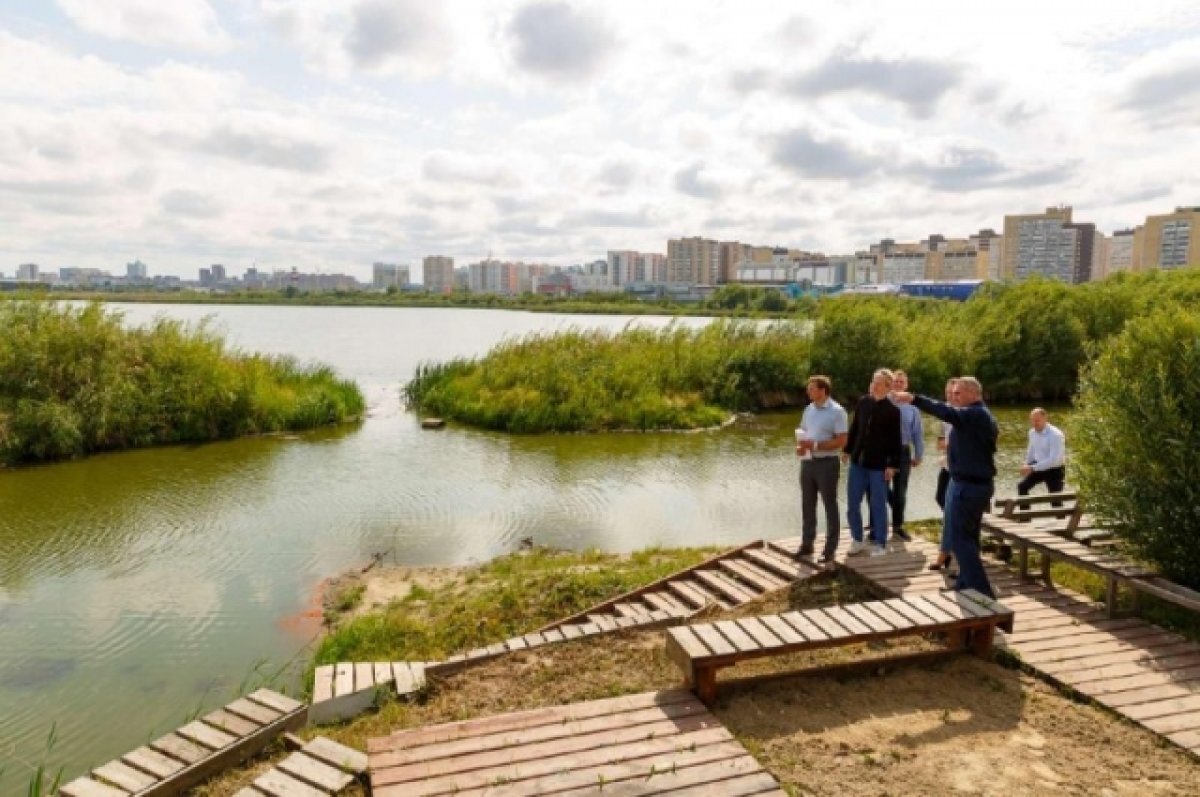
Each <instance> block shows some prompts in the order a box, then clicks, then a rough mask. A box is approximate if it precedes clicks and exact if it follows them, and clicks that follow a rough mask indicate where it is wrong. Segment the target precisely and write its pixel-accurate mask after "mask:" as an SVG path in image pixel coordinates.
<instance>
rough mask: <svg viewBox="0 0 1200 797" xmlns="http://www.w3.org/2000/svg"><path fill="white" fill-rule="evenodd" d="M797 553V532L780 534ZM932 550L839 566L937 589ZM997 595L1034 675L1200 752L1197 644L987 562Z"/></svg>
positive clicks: (875, 579)
mask: <svg viewBox="0 0 1200 797" xmlns="http://www.w3.org/2000/svg"><path fill="white" fill-rule="evenodd" d="M779 545H780V546H781V547H784V548H785V549H791V550H794V549H795V548H796V547H798V545H799V540H798V539H789V540H782V541H779ZM936 555H937V547H936V546H934V545H933V544H931V543H928V542H925V541H923V540H914V541H913V542H911V543H908V544H907V545H906V546H905V548H904V549H903V550H900V551H894V552H892V553H889V554H887V555H886V556H878V557H872V556H852V557H847V556H845V555H844V554H839V557H838V563H839V564H840V565H842V566H844V567H846V568H848V569H850V570H852V571H854V572H855V573H857V574H858V575H859V576H861V577H863V578H864V579H866V580H867V581H869V582H871V583H872V584H874V585H875V586H876V587H878V588H880V589H882V590H884V591H886V592H888V593H890V594H892V595H895V596H898V597H899V596H908V595H916V594H921V593H928V592H936V591H937V590H938V589H939V588H941V587H943V586H947V585H948V584H949V583H950V580H949V578H948V577H947V576H945V575H944V574H943V573H941V572H932V571H930V570H928V569H927V566H928V564H929V563H931V562H932V561H933V560H934V558H935V557H936ZM985 566H986V567H987V571H988V577H989V579H991V582H992V587H993V589H994V590H995V591H996V597H997V598H998V599H999V600H1000V601H1002V602H1003V603H1004V605H1005V606H1007V607H1009V608H1010V609H1012V610H1013V611H1014V612H1015V613H1016V617H1017V621H1016V628H1015V630H1014V632H1013V633H1011V634H1009V635H1007V636H1005V637H1001V639H1000V641H999V643H998V644H1001V645H1003V646H1005V647H1007V648H1008V649H1009V650H1011V651H1013V652H1014V653H1016V654H1017V655H1018V656H1019V657H1020V658H1021V660H1022V661H1023V662H1024V663H1025V664H1026V665H1028V666H1029V668H1030V669H1032V670H1033V671H1034V672H1035V673H1037V674H1038V675H1040V676H1041V677H1043V678H1046V679H1047V680H1050V681H1054V682H1057V683H1059V684H1062V685H1064V686H1067V687H1070V688H1071V689H1074V690H1076V691H1078V692H1079V693H1081V694H1084V695H1086V696H1088V697H1090V698H1092V699H1093V700H1095V701H1096V702H1097V703H1099V704H1101V705H1103V706H1106V707H1107V708H1110V709H1112V710H1113V711H1115V712H1117V713H1118V714H1120V715H1122V716H1124V717H1126V718H1128V719H1129V720H1132V721H1133V722H1136V723H1138V724H1140V725H1142V726H1143V727H1145V728H1148V729H1149V730H1151V731H1153V732H1155V733H1157V734H1159V735H1160V736H1163V737H1164V738H1166V739H1169V740H1170V741H1171V742H1173V743H1175V744H1176V745H1178V746H1180V747H1182V748H1184V749H1185V750H1188V751H1190V752H1191V753H1193V754H1194V755H1200V645H1198V644H1197V643H1195V642H1192V641H1189V640H1187V639H1186V638H1184V637H1182V636H1180V635H1179V634H1175V633H1171V632H1169V631H1166V630H1164V629H1162V628H1160V627H1158V626H1156V625H1153V624H1151V623H1148V622H1146V621H1144V620H1140V619H1137V618H1110V617H1108V613H1107V612H1106V611H1105V608H1104V607H1103V606H1102V605H1101V604H1097V603H1094V602H1092V601H1091V600H1090V599H1088V598H1086V597H1085V596H1083V595H1080V594H1079V593H1076V592H1073V591H1071V590H1068V589H1063V588H1061V587H1059V588H1056V587H1051V586H1047V585H1046V584H1045V583H1042V582H1038V581H1030V580H1022V579H1021V578H1020V576H1019V574H1018V573H1017V572H1016V571H1015V570H1014V569H1012V568H1009V567H1006V566H1005V565H1004V564H1003V563H1000V562H996V561H992V560H985Z"/></svg>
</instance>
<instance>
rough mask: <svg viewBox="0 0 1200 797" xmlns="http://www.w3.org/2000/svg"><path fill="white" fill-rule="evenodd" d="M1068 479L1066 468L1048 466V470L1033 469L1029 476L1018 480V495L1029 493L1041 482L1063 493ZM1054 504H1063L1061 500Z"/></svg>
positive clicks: (1053, 504)
mask: <svg viewBox="0 0 1200 797" xmlns="http://www.w3.org/2000/svg"><path fill="white" fill-rule="evenodd" d="M1066 480H1067V469H1066V468H1047V469H1046V470H1035V471H1032V472H1031V473H1030V474H1029V475H1028V476H1026V477H1025V478H1024V479H1021V481H1019V482H1017V495H1029V491H1030V490H1032V489H1033V488H1034V487H1037V486H1038V485H1039V484H1045V485H1046V489H1047V490H1048V491H1049V492H1052V493H1061V492H1062V489H1063V484H1064V483H1065V482H1066ZM1051 505H1052V506H1062V502H1061V501H1054V502H1052V504H1051Z"/></svg>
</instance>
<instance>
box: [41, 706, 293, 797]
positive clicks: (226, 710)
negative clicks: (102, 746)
mask: <svg viewBox="0 0 1200 797" xmlns="http://www.w3.org/2000/svg"><path fill="white" fill-rule="evenodd" d="M307 721H308V706H306V705H305V704H303V703H300V702H299V701H296V700H293V699H291V698H290V697H285V696H284V695H281V694H278V693H276V692H272V691H270V690H269V689H259V690H258V691H257V692H254V693H253V694H249V695H246V696H245V697H239V698H238V699H237V700H235V701H233V702H232V703H230V704H229V705H227V706H225V707H223V708H219V709H217V710H216V711H213V712H210V713H208V714H206V715H204V716H203V717H201V718H200V719H198V720H194V721H193V722H189V723H188V724H187V725H184V726H183V727H182V728H179V729H177V730H176V731H175V732H174V733H169V734H167V735H166V736H163V737H162V738H161V739H158V740H156V741H153V742H150V743H149V744H147V745H145V746H143V747H139V748H138V749H136V750H133V751H131V752H129V753H126V754H125V755H123V756H121V757H120V758H117V759H113V760H112V761H109V762H108V763H107V764H105V765H104V766H100V767H96V768H95V769H93V770H92V771H91V773H89V774H88V775H84V776H82V777H79V778H76V779H75V780H73V781H71V782H70V783H68V784H67V785H65V786H63V787H62V788H61V789H59V794H62V795H64V797H129V796H130V795H136V797H165V795H174V794H183V793H184V792H185V791H187V790H188V789H190V788H192V787H193V786H195V785H196V784H197V783H200V782H201V781H203V780H207V779H208V778H210V777H212V776H213V775H216V774H219V773H221V772H223V771H225V770H226V769H228V768H229V767H232V766H236V765H237V764H240V763H241V762H242V761H245V760H246V759H247V758H249V757H250V756H252V755H254V754H255V753H257V752H259V751H260V750H262V749H263V748H264V747H266V746H267V745H268V744H270V743H271V742H272V741H273V740H274V739H275V738H276V737H278V736H279V735H280V734H282V733H284V732H285V731H292V730H298V729H300V728H302V727H304V725H305V723H306V722H307Z"/></svg>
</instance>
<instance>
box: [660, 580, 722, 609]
mask: <svg viewBox="0 0 1200 797" xmlns="http://www.w3.org/2000/svg"><path fill="white" fill-rule="evenodd" d="M691 575H692V576H694V575H695V574H694V573H693V574H691ZM667 586H668V587H670V589H671V592H673V593H674V594H676V595H678V596H679V597H681V598H683V599H684V600H685V601H688V602H689V603H691V604H692V605H693V606H695V607H696V608H697V609H700V608H703V607H704V606H707V605H709V604H715V605H716V606H717V607H719V608H721V609H729V608H731V607H732V606H733V604H732V603H730V602H729V601H728V600H726V599H725V598H724V596H722V595H720V594H719V593H716V592H713V591H712V590H710V589H709V588H708V587H706V586H705V585H704V584H702V583H701V582H699V581H697V580H696V579H695V578H693V577H691V576H689V577H688V578H682V579H679V580H677V581H672V582H670V583H669V584H668V585H667Z"/></svg>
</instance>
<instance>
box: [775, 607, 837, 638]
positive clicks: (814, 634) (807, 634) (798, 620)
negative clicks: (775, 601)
mask: <svg viewBox="0 0 1200 797" xmlns="http://www.w3.org/2000/svg"><path fill="white" fill-rule="evenodd" d="M779 618H780V619H781V620H783V621H785V622H786V623H787V624H788V625H790V626H791V627H792V628H794V629H796V632H797V633H799V634H800V636H802V637H804V639H805V640H806V641H809V642H818V641H821V640H825V639H829V638H830V635H829V634H828V633H827V632H826V631H825V630H824V629H823V628H821V627H820V626H818V625H817V624H816V623H814V622H813V621H812V620H810V619H809V618H808V617H805V616H804V615H802V614H800V612H794V611H793V612H784V613H783V614H781V615H779Z"/></svg>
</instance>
